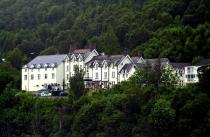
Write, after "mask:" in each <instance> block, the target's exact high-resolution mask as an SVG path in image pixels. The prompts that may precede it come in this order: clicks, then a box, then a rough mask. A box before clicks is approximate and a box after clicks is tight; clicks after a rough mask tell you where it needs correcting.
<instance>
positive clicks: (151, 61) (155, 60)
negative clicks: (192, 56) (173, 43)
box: [145, 58, 169, 65]
mask: <svg viewBox="0 0 210 137" xmlns="http://www.w3.org/2000/svg"><path fill="white" fill-rule="evenodd" d="M145 61H146V62H147V63H149V64H151V65H154V64H155V63H156V62H157V61H158V58H154V59H145ZM160 62H161V64H165V63H167V62H169V59H168V58H161V59H160Z"/></svg>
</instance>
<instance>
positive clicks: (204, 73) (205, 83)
mask: <svg viewBox="0 0 210 137" xmlns="http://www.w3.org/2000/svg"><path fill="white" fill-rule="evenodd" d="M198 77H199V85H200V87H201V89H203V90H206V91H210V85H209V83H210V66H209V65H207V66H202V67H200V68H199V69H198Z"/></svg>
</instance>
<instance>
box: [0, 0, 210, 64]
mask: <svg viewBox="0 0 210 137" xmlns="http://www.w3.org/2000/svg"><path fill="white" fill-rule="evenodd" d="M209 9H210V1H209V0H173V1H169V0H30V1H29V0H0V56H2V57H4V58H8V60H13V59H14V58H15V57H14V56H18V57H17V58H16V61H17V62H12V65H13V66H14V67H20V66H19V65H18V63H24V62H25V61H27V59H29V60H30V59H31V58H33V57H34V56H37V55H39V54H54V53H68V52H69V47H70V45H71V46H72V47H75V48H83V47H88V46H89V45H92V44H95V45H96V46H97V49H98V50H99V51H101V52H105V53H107V54H113V53H122V52H123V51H124V50H125V49H129V53H130V54H131V55H138V53H139V51H144V54H145V57H146V58H151V57H157V56H161V57H168V58H169V59H171V60H172V61H183V62H184V61H188V62H191V61H192V60H193V59H197V58H209V57H210V54H209V53H210V24H209V21H210V10H209ZM13 53H16V54H15V55H14V54H13Z"/></svg>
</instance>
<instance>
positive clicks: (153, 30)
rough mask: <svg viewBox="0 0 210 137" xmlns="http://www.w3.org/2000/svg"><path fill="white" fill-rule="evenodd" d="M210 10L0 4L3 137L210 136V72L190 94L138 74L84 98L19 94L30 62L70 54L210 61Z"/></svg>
mask: <svg viewBox="0 0 210 137" xmlns="http://www.w3.org/2000/svg"><path fill="white" fill-rule="evenodd" d="M209 9H210V1H209V0H173V1H170V0H0V136H1V137H131V136H133V137H177V136H179V137H209V136H210V106H209V104H210V93H209V91H210V87H209V83H210V82H209V81H210V80H209V78H210V71H209V69H208V71H206V72H204V74H205V75H203V77H200V78H201V80H200V83H198V84H194V85H188V86H187V87H184V88H176V87H174V86H172V85H160V86H159V85H158V86H157V84H154V82H157V79H155V77H156V75H157V74H158V73H153V74H152V73H151V74H150V75H149V76H148V78H151V83H149V84H147V85H145V84H142V79H140V80H139V78H142V75H140V74H138V73H136V75H134V76H133V77H132V78H131V79H130V80H129V81H127V82H124V83H121V84H119V85H116V86H115V87H113V88H111V89H107V90H99V91H97V92H94V93H92V94H88V95H85V96H81V97H76V96H75V95H74V94H70V96H68V97H67V98H38V97H34V96H28V95H27V94H26V93H23V92H22V91H20V83H21V79H20V68H21V66H22V65H23V64H24V63H26V62H27V61H29V60H31V59H32V58H34V57H35V56H37V55H47V54H56V53H60V54H62V53H68V52H69V49H70V47H71V48H84V47H92V46H95V45H96V48H97V50H98V51H100V52H105V53H107V54H121V53H124V52H125V50H126V51H127V50H128V51H129V54H130V55H133V56H136V55H138V54H139V52H144V56H145V58H152V57H167V58H169V59H170V60H171V61H177V62H178V61H182V62H193V63H195V62H196V61H198V60H200V59H202V58H210V10H209ZM142 74H146V73H142ZM205 76H206V77H205ZM143 81H145V80H143ZM70 93H71V92H70Z"/></svg>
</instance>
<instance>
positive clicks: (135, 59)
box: [131, 57, 140, 63]
mask: <svg viewBox="0 0 210 137" xmlns="http://www.w3.org/2000/svg"><path fill="white" fill-rule="evenodd" d="M131 59H132V60H133V62H134V63H137V62H138V61H139V59H140V58H139V57H131Z"/></svg>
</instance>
